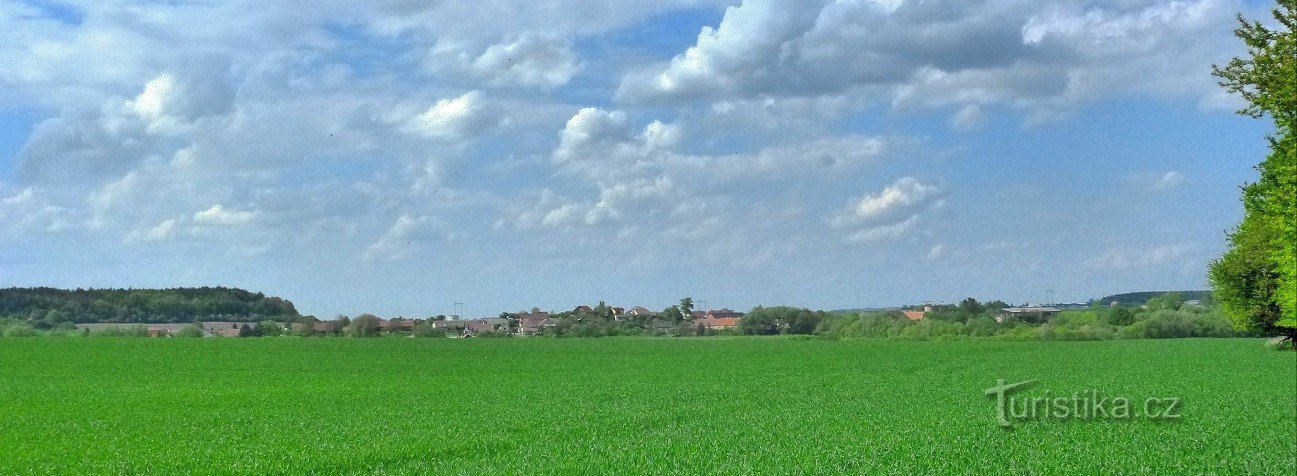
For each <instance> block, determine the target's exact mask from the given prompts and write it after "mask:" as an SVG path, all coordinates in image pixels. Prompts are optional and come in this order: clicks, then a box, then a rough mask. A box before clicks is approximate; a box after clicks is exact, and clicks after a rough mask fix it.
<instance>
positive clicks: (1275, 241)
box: [1211, 0, 1297, 338]
mask: <svg viewBox="0 0 1297 476" xmlns="http://www.w3.org/2000/svg"><path fill="white" fill-rule="evenodd" d="M1278 3H1279V5H1278V7H1277V8H1275V9H1274V10H1273V15H1274V19H1275V20H1276V21H1277V26H1276V27H1275V29H1271V28H1270V27H1267V26H1266V25H1264V24H1263V23H1262V22H1260V21H1249V20H1247V19H1244V18H1243V17H1242V16H1241V15H1240V16H1239V23H1240V26H1239V28H1238V29H1237V30H1235V31H1234V33H1235V35H1236V36H1238V37H1239V38H1240V39H1242V40H1243V42H1244V43H1245V44H1246V45H1247V55H1246V56H1243V57H1240V58H1234V59H1233V60H1231V61H1230V62H1229V63H1228V64H1226V65H1225V66H1223V67H1221V66H1215V67H1213V68H1212V69H1213V71H1212V74H1214V75H1216V76H1217V77H1219V78H1221V82H1220V84H1221V86H1222V87H1224V88H1225V89H1226V90H1228V91H1229V92H1231V93H1234V94H1237V95H1239V96H1241V97H1242V98H1243V99H1244V100H1245V101H1247V106H1246V107H1244V108H1243V109H1241V110H1240V111H1239V113H1240V114H1243V115H1247V116H1249V117H1255V118H1262V117H1267V116H1268V117H1270V119H1272V120H1273V121H1274V124H1275V131H1274V133H1272V134H1271V135H1270V136H1269V137H1268V138H1267V139H1268V141H1269V142H1270V154H1269V155H1268V156H1267V157H1266V158H1265V160H1264V161H1262V162H1261V164H1260V165H1258V166H1257V170H1258V171H1259V172H1260V177H1259V178H1258V179H1257V181H1256V182H1255V183H1250V184H1247V185H1245V186H1244V187H1243V210H1244V215H1243V222H1242V223H1240V224H1239V226H1238V228H1237V229H1235V230H1234V233H1232V234H1231V235H1230V248H1229V250H1228V251H1226V252H1225V255H1224V256H1221V258H1220V259H1218V260H1216V261H1215V262H1213V263H1212V267H1211V281H1212V286H1213V287H1214V288H1215V291H1216V295H1217V298H1218V299H1219V300H1220V302H1221V304H1222V306H1223V307H1224V310H1225V313H1226V315H1227V316H1228V317H1229V318H1230V321H1231V322H1233V324H1234V326H1235V327H1238V328H1240V329H1247V330H1252V331H1257V332H1263V333H1268V334H1283V335H1287V336H1288V337H1289V338H1297V254H1295V253H1294V251H1295V250H1294V247H1297V137H1294V136H1293V128H1294V125H1297V37H1295V36H1294V33H1293V32H1294V30H1297V0H1279V2H1278Z"/></svg>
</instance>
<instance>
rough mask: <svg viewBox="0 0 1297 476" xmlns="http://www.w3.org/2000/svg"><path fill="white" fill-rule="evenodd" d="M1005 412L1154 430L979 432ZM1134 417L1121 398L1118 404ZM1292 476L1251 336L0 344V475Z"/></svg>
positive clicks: (1292, 426)
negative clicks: (1024, 403)
mask: <svg viewBox="0 0 1297 476" xmlns="http://www.w3.org/2000/svg"><path fill="white" fill-rule="evenodd" d="M997 379H1005V380H1006V381H1009V382H1016V381H1022V380H1029V379H1035V380H1037V383H1036V386H1035V387H1033V388H1032V389H1030V390H1027V391H1025V392H1023V393H1022V394H1021V395H1027V396H1031V395H1046V394H1049V395H1052V396H1057V395H1062V394H1066V395H1069V396H1070V395H1072V394H1073V393H1074V392H1088V391H1091V390H1093V391H1096V392H1099V393H1102V394H1103V395H1104V396H1126V397H1129V398H1131V399H1133V400H1135V401H1136V402H1143V401H1144V400H1143V399H1144V398H1146V397H1174V398H1176V399H1179V400H1180V401H1181V402H1182V405H1181V406H1180V407H1179V409H1178V411H1177V412H1176V413H1177V414H1179V415H1180V417H1179V418H1176V419H1169V418H1166V419H1150V418H1140V417H1131V418H1123V419H1117V418H1111V419H1097V418H1096V419H1077V418H1072V419H1051V418H1036V419H1025V420H1020V421H1014V422H1013V426H1012V429H1005V428H1002V427H1001V426H999V425H997V418H996V416H997V410H996V400H995V399H993V398H988V397H987V396H986V395H985V394H984V393H983V391H984V390H985V389H987V388H989V387H991V386H993V385H995V383H996V380H997ZM1135 407H1136V409H1137V410H1139V409H1142V404H1140V403H1136V405H1135ZM681 472H687V473H782V474H788V473H839V472H842V473H888V472H890V473H901V474H917V473H974V474H1004V473H1037V474H1038V473H1060V472H1067V473H1086V474H1139V473H1159V474H1166V473H1194V474H1198V473H1252V474H1285V475H1292V474H1297V355H1295V354H1294V353H1292V352H1276V351H1271V350H1267V349H1265V348H1264V346H1263V345H1262V344H1261V342H1260V341H1258V340H1255V339H1184V340H1131V341H1102V342H1000V341H954V342H904V341H882V340H877V341H875V340H862V341H826V340H813V339H784V338H770V339H763V338H686V339H669V338H663V339H647V338H645V339H631V338H626V339H613V338H609V339H539V338H534V339H477V340H472V339H469V340H453V339H437V340H432V339H427V340H425V339H398V338H389V339H323V338H316V339H297V338H277V339H270V338H266V339H130V338H61V339H60V338H47V339H19V338H10V339H0V474H141V473H151V474H174V473H198V474H207V473H219V474H228V473H238V474H278V473H288V474H307V473H309V474H375V473H380V474H463V473H485V474H506V473H515V474H516V473H546V474H608V473H654V474H663V473H681Z"/></svg>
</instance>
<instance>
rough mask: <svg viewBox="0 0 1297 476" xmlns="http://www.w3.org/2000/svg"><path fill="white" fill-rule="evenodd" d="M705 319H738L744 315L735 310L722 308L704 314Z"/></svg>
mask: <svg viewBox="0 0 1297 476" xmlns="http://www.w3.org/2000/svg"><path fill="white" fill-rule="evenodd" d="M703 317H704V318H707V319H738V318H740V317H743V313H741V312H738V311H735V310H733V309H725V308H721V309H713V310H710V311H707V312H706V313H704V314H703Z"/></svg>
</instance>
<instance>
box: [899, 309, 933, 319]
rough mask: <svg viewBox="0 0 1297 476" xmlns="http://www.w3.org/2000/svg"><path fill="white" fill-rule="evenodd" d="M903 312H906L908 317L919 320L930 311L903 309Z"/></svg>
mask: <svg viewBox="0 0 1297 476" xmlns="http://www.w3.org/2000/svg"><path fill="white" fill-rule="evenodd" d="M901 314H905V318H906V319H909V320H911V321H917V320H920V319H923V316H926V315H927V314H928V313H926V312H923V311H901Z"/></svg>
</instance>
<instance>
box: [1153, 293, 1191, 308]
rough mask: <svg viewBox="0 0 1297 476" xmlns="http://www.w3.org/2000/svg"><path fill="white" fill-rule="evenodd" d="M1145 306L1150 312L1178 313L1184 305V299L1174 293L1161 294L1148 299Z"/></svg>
mask: <svg viewBox="0 0 1297 476" xmlns="http://www.w3.org/2000/svg"><path fill="white" fill-rule="evenodd" d="M1147 305H1148V310H1150V311H1162V310H1170V311H1178V310H1180V306H1183V305H1184V297H1183V296H1181V295H1180V293H1176V292H1170V293H1162V294H1159V295H1157V296H1154V297H1153V298H1152V299H1149V300H1148V304H1147Z"/></svg>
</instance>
